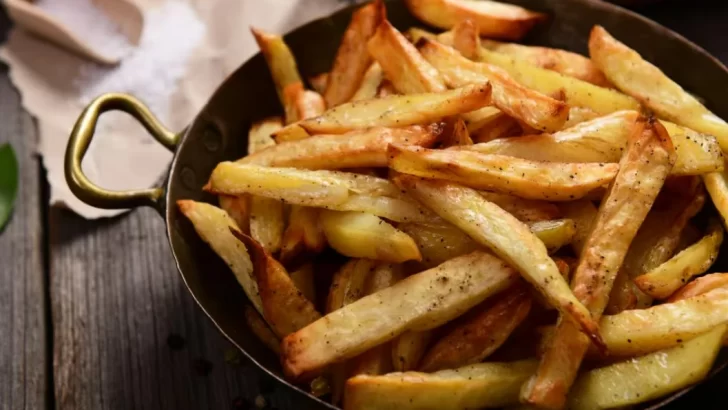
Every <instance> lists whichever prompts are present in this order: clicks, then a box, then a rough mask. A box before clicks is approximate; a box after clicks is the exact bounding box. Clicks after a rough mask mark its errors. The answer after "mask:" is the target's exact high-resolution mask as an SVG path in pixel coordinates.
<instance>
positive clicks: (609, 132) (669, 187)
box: [178, 0, 728, 410]
mask: <svg viewBox="0 0 728 410" xmlns="http://www.w3.org/2000/svg"><path fill="white" fill-rule="evenodd" d="M406 4H407V6H408V7H409V8H410V10H411V12H412V14H413V15H415V16H417V17H418V18H419V19H421V20H422V21H423V22H424V23H426V24H427V25H429V26H434V27H438V28H440V29H444V30H446V31H444V32H442V33H439V34H436V33H432V32H429V31H425V30H423V29H419V28H411V29H409V31H407V32H404V33H402V32H400V31H398V30H397V29H396V28H395V27H393V26H392V24H390V23H389V22H388V21H387V17H386V10H385V7H384V5H383V2H382V1H375V2H373V3H371V4H367V5H365V6H363V7H361V8H360V9H358V10H357V11H356V12H355V13H354V14H353V16H352V19H351V23H350V24H349V26H348V28H347V30H346V33H345V34H344V36H343V38H342V41H341V46H340V48H339V50H338V53H337V54H336V58H335V60H334V63H333V65H332V68H331V71H330V72H328V73H321V74H319V75H317V76H315V77H313V78H311V79H309V80H308V81H307V82H308V83H309V84H310V86H311V87H312V88H313V89H307V88H306V86H305V83H306V82H305V81H304V80H303V79H302V77H301V75H300V74H299V72H298V69H297V66H296V61H295V59H294V57H293V55H292V53H291V51H290V50H289V49H288V47H287V46H286V44H285V43H284V41H283V39H282V38H281V37H280V36H278V35H273V34H268V33H263V32H261V31H258V30H253V34H254V36H255V38H256V40H257V42H258V44H259V46H260V48H261V51H262V53H263V55H264V56H265V59H266V61H267V63H268V65H269V67H270V72H271V76H272V78H273V82H274V83H275V86H276V90H277V92H278V96H279V98H280V101H281V104H282V106H283V110H282V111H283V113H284V114H282V115H281V116H279V117H273V118H265V119H261V120H260V121H259V122H257V123H255V124H253V126H252V127H251V129H250V134H249V136H248V155H247V156H245V157H243V158H240V159H239V160H238V161H235V162H223V163H220V164H219V165H218V166H217V167H216V168H215V170H214V171H213V173H212V175H211V176H210V179H209V182H208V183H207V185H206V186H205V190H207V191H208V192H211V193H214V194H216V195H218V196H219V201H220V203H219V205H220V207H219V208H218V207H216V206H213V205H210V204H206V203H199V202H194V201H189V200H184V201H179V203H178V205H179V209H180V211H181V212H182V213H183V214H184V215H185V216H186V217H187V218H188V219H189V220H190V221H191V222H192V224H193V225H194V227H195V229H196V231H197V232H198V233H199V235H200V236H201V238H202V239H203V240H204V241H205V242H207V243H208V244H209V245H210V246H211V247H212V249H213V250H215V252H217V254H218V255H219V256H220V257H221V258H222V259H224V260H225V262H226V263H227V264H228V265H229V267H230V269H231V270H232V272H233V273H234V274H235V276H236V278H237V279H238V281H239V282H240V285H241V286H242V288H243V290H244V291H245V293H246V294H247V296H248V299H249V301H250V306H249V308H248V309H247V310H246V311H245V312H241V321H242V320H244V321H246V322H247V324H248V326H249V328H250V329H251V331H252V333H254V334H255V335H256V336H257V337H258V338H259V339H260V340H261V341H262V342H263V343H265V345H267V346H268V347H270V350H271V351H272V352H274V353H275V354H277V355H279V356H280V360H281V363H282V366H283V370H284V372H285V374H286V376H287V377H288V378H290V380H291V381H293V382H296V383H300V384H302V385H305V386H308V387H309V388H310V389H311V392H312V393H313V394H315V395H317V396H327V397H328V398H330V400H331V401H332V402H333V403H335V404H337V405H342V406H343V408H344V409H346V410H358V409H397V410H405V409H437V410H442V409H475V408H491V407H509V406H525V407H526V408H545V409H562V408H569V409H585V410H587V409H607V408H616V407H619V408H621V407H625V406H630V405H634V404H638V403H642V402H646V401H650V400H653V399H656V398H660V397H662V396H664V395H667V394H670V393H672V392H675V391H678V390H680V389H683V388H684V387H686V386H689V385H691V384H694V383H697V382H699V381H700V380H702V379H703V378H704V377H706V375H707V374H708V372H709V370H710V369H711V366H712V364H713V362H714V360H715V358H716V356H717V354H718V351H719V349H720V348H721V346H722V344H723V343H724V341H725V340H727V339H726V334H725V333H726V323H728V273H708V274H706V273H707V272H709V271H710V268H711V265H712V264H713V262H714V261H715V260H716V258H717V256H718V251H719V248H720V246H721V243H722V241H723V237H724V226H723V222H721V220H722V221H725V218H727V217H728V183H727V182H726V178H727V176H726V173H725V167H724V158H723V152H724V151H726V150H728V124H726V123H725V122H724V121H723V120H721V119H720V118H718V117H716V116H715V115H714V114H713V113H711V112H710V111H708V110H707V109H706V108H705V107H704V106H703V105H702V104H701V103H700V102H699V101H698V100H697V99H696V98H695V97H693V96H692V95H691V94H689V93H688V92H686V91H685V90H683V89H682V88H681V87H680V86H679V85H677V84H676V83H675V82H673V81H672V80H670V79H669V78H668V77H667V76H665V74H663V73H662V72H661V71H660V70H659V69H658V68H657V67H655V66H653V65H652V64H650V63H649V62H647V61H645V60H644V59H643V58H642V57H641V56H640V55H639V54H638V53H637V52H635V51H634V50H632V49H630V48H629V47H628V46H627V45H625V44H622V43H620V42H619V41H618V40H616V39H615V38H613V37H612V36H611V35H610V34H609V33H608V32H607V31H606V30H605V29H604V28H602V27H600V26H595V27H594V29H593V30H592V32H591V35H590V37H589V58H587V57H584V56H581V55H577V54H574V53H571V52H568V51H565V50H558V49H549V48H542V47H533V46H526V45H519V44H515V43H504V42H501V40H518V39H520V38H521V37H522V36H523V35H525V34H526V32H528V30H529V29H530V28H531V27H533V26H534V25H536V24H538V23H539V22H540V21H542V20H544V19H546V18H547V16H545V15H543V14H541V13H536V12H532V11H529V10H525V9H523V8H520V7H516V6H513V5H508V4H501V3H496V2H492V1H471V0H407V1H406ZM706 199H710V200H711V201H712V204H713V206H710V205H705V203H706ZM704 208H705V209H704ZM716 211H717V212H716ZM698 214H700V216H699V217H696V215H698ZM333 252H335V253H337V254H339V255H340V256H344V257H345V258H344V259H343V262H342V263H341V264H340V265H339V266H338V268H337V269H338V270H337V271H336V272H335V273H334V274H333V276H332V275H327V274H326V273H325V272H324V271H325V270H326V269H324V268H323V267H322V266H323V265H322V263H324V262H326V263H328V264H329V265H330V264H331V261H332V260H336V259H335V258H334V259H332V255H335V254H334V253H333ZM322 289H323V290H327V291H325V292H324V291H322Z"/></svg>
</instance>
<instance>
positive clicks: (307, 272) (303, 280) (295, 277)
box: [290, 263, 316, 303]
mask: <svg viewBox="0 0 728 410" xmlns="http://www.w3.org/2000/svg"><path fill="white" fill-rule="evenodd" d="M315 274H316V272H314V270H313V265H312V264H310V263H307V264H305V265H303V266H301V267H300V268H298V270H296V271H293V272H291V275H290V276H291V280H292V281H293V284H294V285H295V286H296V288H297V289H298V290H300V291H301V293H303V296H305V297H306V299H308V300H309V301H310V302H311V303H316V285H315V283H314V282H315V280H316V276H315Z"/></svg>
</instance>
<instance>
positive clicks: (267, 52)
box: [250, 28, 302, 107]
mask: <svg viewBox="0 0 728 410" xmlns="http://www.w3.org/2000/svg"><path fill="white" fill-rule="evenodd" d="M250 31H251V32H252V33H253V37H254V38H255V41H256V42H257V43H258V47H260V51H261V53H263V57H265V61H266V63H268V68H269V69H270V73H271V77H273V82H274V83H275V86H276V92H277V93H278V99H279V100H280V101H281V103H282V104H283V106H284V107H286V106H288V105H289V102H288V101H286V97H285V89H286V87H288V86H290V85H294V84H302V81H301V76H300V75H299V74H298V66H297V65H296V59H295V58H294V57H293V53H291V50H290V49H289V48H288V45H286V43H285V41H283V37H281V36H278V35H275V34H269V33H265V32H263V31H262V30H258V29H255V28H251V29H250Z"/></svg>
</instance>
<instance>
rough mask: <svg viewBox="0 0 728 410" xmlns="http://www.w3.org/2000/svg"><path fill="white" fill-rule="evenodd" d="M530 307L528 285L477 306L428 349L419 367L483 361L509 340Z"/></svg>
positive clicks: (434, 368)
mask: <svg viewBox="0 0 728 410" xmlns="http://www.w3.org/2000/svg"><path fill="white" fill-rule="evenodd" d="M530 310H531V295H530V293H529V289H528V288H527V287H526V286H525V284H518V285H516V286H514V287H513V288H512V289H509V290H507V291H506V292H503V294H502V295H499V296H498V297H497V299H496V300H495V301H494V302H493V303H490V301H489V302H486V303H485V304H483V305H481V306H476V307H475V308H473V309H472V310H471V311H470V312H468V313H467V314H466V315H465V316H464V317H463V318H462V319H460V320H458V321H457V322H456V323H455V324H454V326H453V327H452V328H450V329H449V330H448V331H447V332H446V333H444V334H443V336H442V337H441V338H440V339H439V340H438V341H437V342H436V343H435V344H434V345H433V346H432V347H431V348H430V349H429V350H428V351H427V354H426V355H425V357H424V358H423V359H422V364H421V365H420V366H419V370H420V371H422V372H425V373H431V372H434V371H437V370H442V369H455V368H458V367H462V366H466V365H469V364H475V363H480V362H481V361H483V359H485V358H486V357H488V356H490V354H491V353H493V352H494V351H495V350H496V349H498V348H499V347H500V346H501V345H502V344H503V343H505V341H506V339H508V337H509V336H510V335H511V333H512V332H513V330H514V329H515V328H516V327H517V326H518V325H519V324H521V322H523V320H524V319H525V318H526V316H527V315H528V312H529V311H530Z"/></svg>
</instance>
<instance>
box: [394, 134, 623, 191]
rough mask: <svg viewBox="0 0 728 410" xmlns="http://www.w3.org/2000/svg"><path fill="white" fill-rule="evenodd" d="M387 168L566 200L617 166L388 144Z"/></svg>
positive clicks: (600, 180)
mask: <svg viewBox="0 0 728 410" xmlns="http://www.w3.org/2000/svg"><path fill="white" fill-rule="evenodd" d="M389 167H390V168H391V169H394V170H396V171H399V172H402V173H406V174H411V175H416V176H420V177H427V178H440V179H444V180H448V181H454V182H458V183H461V184H463V185H467V186H469V187H472V188H477V189H487V190H491V191H496V192H500V193H506V194H511V195H516V196H519V197H522V198H527V199H540V200H550V201H569V200H573V199H578V198H582V197H584V196H585V195H586V194H588V193H589V192H590V191H592V190H593V189H595V188H598V187H600V186H602V185H605V184H608V183H609V182H610V181H611V180H612V179H614V176H615V175H616V173H617V170H618V169H619V166H618V165H617V164H604V163H581V164H573V163H572V164H567V163H556V162H554V163H549V162H535V161H529V160H524V159H520V158H516V157H507V156H503V155H487V154H481V153H479V152H475V151H471V150H428V149H421V148H414V147H408V146H400V145H394V144H391V145H390V146H389Z"/></svg>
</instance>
